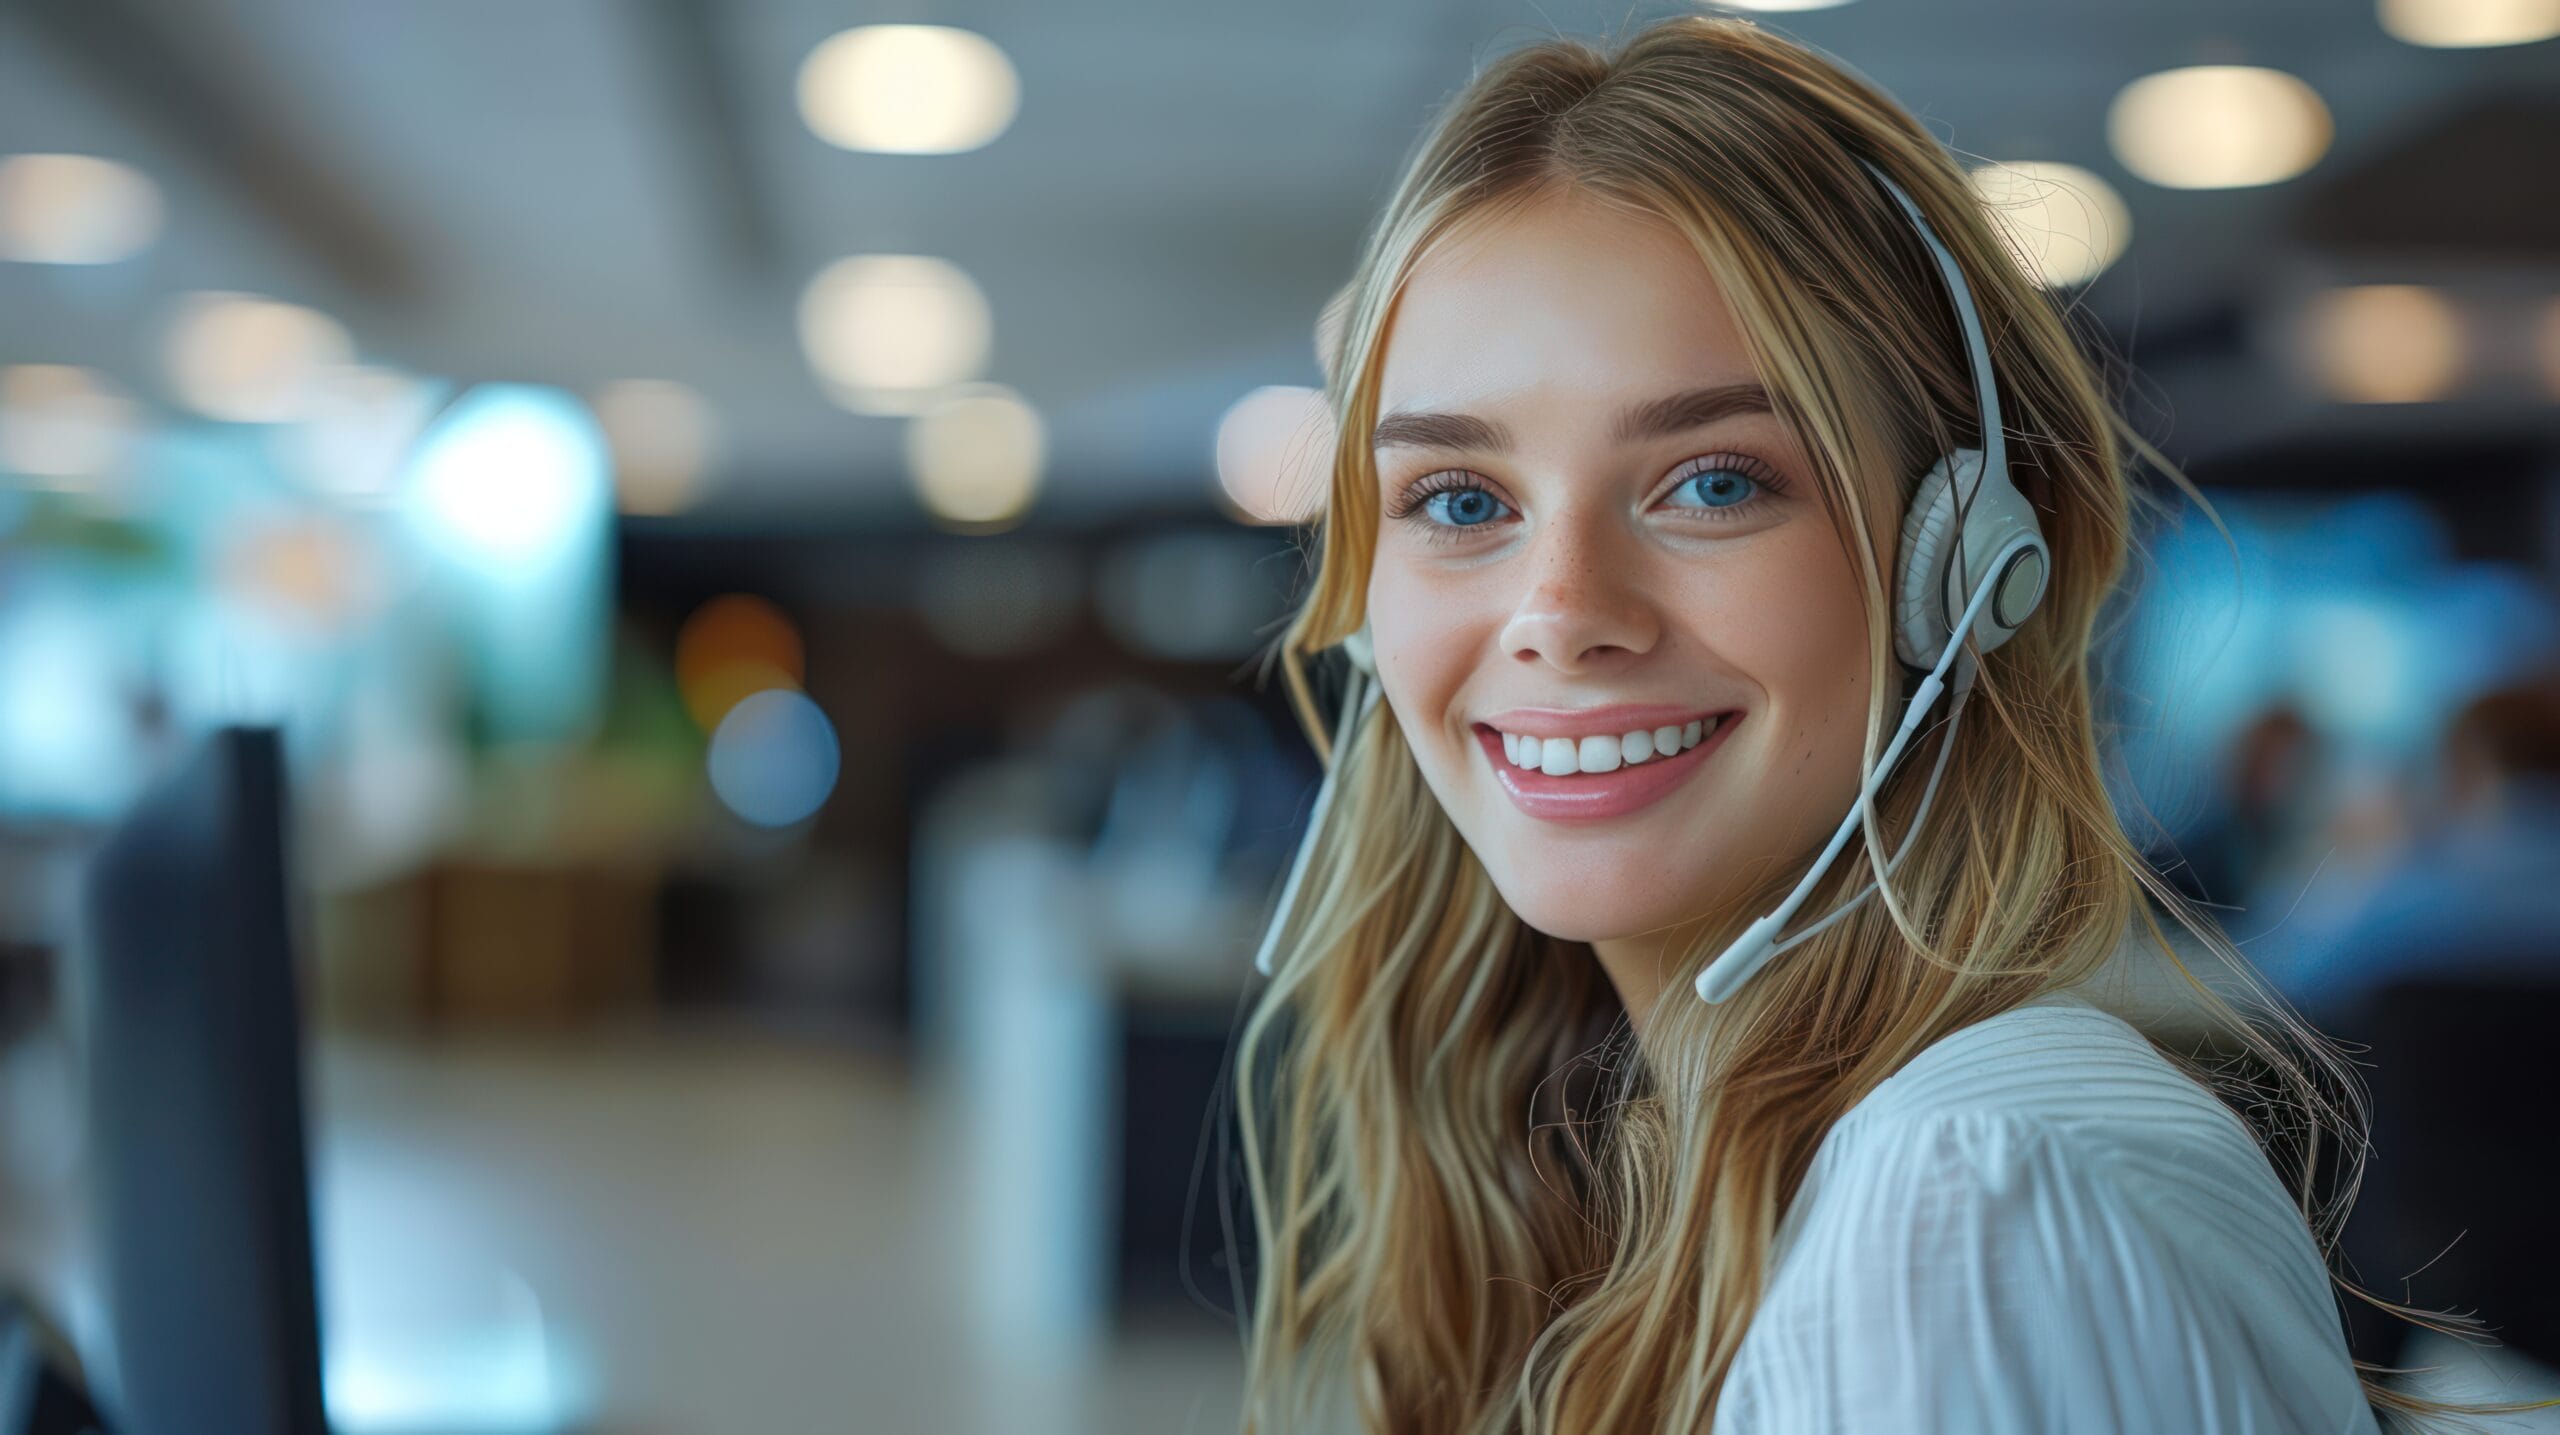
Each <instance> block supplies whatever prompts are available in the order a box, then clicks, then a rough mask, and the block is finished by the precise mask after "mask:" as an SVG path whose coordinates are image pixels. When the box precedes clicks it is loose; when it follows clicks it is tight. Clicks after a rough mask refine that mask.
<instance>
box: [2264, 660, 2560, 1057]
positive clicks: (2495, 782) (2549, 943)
mask: <svg viewBox="0 0 2560 1435" xmlns="http://www.w3.org/2000/svg"><path fill="white" fill-rule="evenodd" d="M2438 765H2439V773H2438V775H2439V778H2440V781H2441V791H2442V805H2443V813H2442V817H2441V819H2440V821H2439V822H2438V824H2437V826H2436V830H2435V831H2433V832H2431V833H2428V834H2425V835H2422V836H2420V837H2419V838H2417V839H2416V840H2414V841H2412V842H2410V843H2408V844H2406V846H2405V848H2404V850H2403V851H2402V852H2401V854H2400V856H2399V858H2398V860H2397V861H2396V863H2394V864H2393V865H2391V866H2390V867H2388V868H2386V869H2385V870H2384V871H2383V872H2382V873H2380V874H2379V875H2378V877H2377V878H2376V879H2375V880H2374V881H2373V882H2371V883H2370V884H2366V885H2365V887H2364V890H2363V891H2362V892H2361V893H2360V894H2358V900H2356V901H2355V902H2354V903H2353V904H2352V905H2351V906H2348V907H2346V908H2345V909H2343V910H2341V911H2340V912H2338V913H2336V914H2334V915H2332V916H2329V917H2328V918H2326V919H2325V921H2324V923H2323V925H2324V927H2325V928H2326V930H2325V931H2323V932H2320V933H2316V934H2306V935H2304V936H2303V937H2301V938H2299V939H2297V940H2296V941H2295V942H2294V943H2293V944H2292V945H2293V948H2294V953H2293V956H2292V958H2291V960H2290V962H2289V964H2288V966H2287V969H2286V970H2285V971H2284V972H2283V973H2282V976H2283V978H2284V980H2285V983H2286V986H2287V988H2288V993H2287V994H2288V995H2289V996H2291V997H2292V998H2293V1000H2294V1001H2295V1003H2296V1004H2297V1005H2299V1006H2301V1007H2302V1008H2303V1009H2304V1010H2305V1011H2306V1013H2308V1014H2309V1015H2311V1016H2312V1017H2313V1018H2314V1019H2315V1020H2319V1021H2321V1022H2323V1023H2324V1024H2326V1023H2328V1022H2329V1021H2331V1020H2332V1019H2335V1018H2338V1017H2341V1016H2345V1015H2348V1014H2351V1013H2354V1012H2356V1011H2358V1010H2359V1009H2360V1008H2362V1007H2364V1006H2365V1005H2367V1004H2368V1003H2370V1001H2371V1000H2372V998H2373V996H2374V994H2375V993H2376V992H2378V991H2380V990H2382V989H2383V988H2385V987H2388V986H2390V985H2392V984H2393V983H2394V982H2397V981H2401V980H2404V979H2407V978H2410V977H2415V976H2426V977H2434V978H2448V977H2489V978H2502V979H2510V980H2519V981H2528V982H2542V983H2555V984H2560V675H2546V676H2544V677H2543V678H2542V679H2540V680H2539V681H2537V682H2532V683H2527V684H2523V685H2519V686H2515V687H2511V688H2503V689H2500V690H2498V691H2495V692H2491V693H2489V694H2487V695H2485V696H2482V697H2480V698H2476V699H2474V700H2473V701H2472V702H2471V703H2469V704H2468V705H2466V706H2465V707H2464V708H2463V709H2462V711H2461V712H2459V713H2457V714H2456V715H2455V717H2454V719H2453V721H2452V722H2451V723H2450V724H2448V725H2447V727H2446V730H2445V735H2444V739H2443V742H2442V744H2441V746H2440V749H2439V752H2438Z"/></svg>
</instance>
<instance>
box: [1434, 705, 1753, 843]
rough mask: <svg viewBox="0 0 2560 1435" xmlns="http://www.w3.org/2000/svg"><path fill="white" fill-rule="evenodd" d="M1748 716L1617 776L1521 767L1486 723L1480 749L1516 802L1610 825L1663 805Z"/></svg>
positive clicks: (1564, 818) (1536, 812)
mask: <svg viewBox="0 0 2560 1435" xmlns="http://www.w3.org/2000/svg"><path fill="white" fill-rule="evenodd" d="M1742 717H1743V715H1742V714H1741V713H1739V712H1734V713H1727V714H1725V715H1724V720H1723V721H1722V722H1719V723H1717V724H1716V730H1715V731H1714V732H1713V733H1711V734H1709V735H1708V736H1707V737H1706V738H1705V739H1704V740H1703V741H1701V742H1700V743H1699V744H1698V745H1697V746H1696V747H1693V748H1689V749H1687V750H1686V751H1683V752H1681V753H1678V754H1676V755H1674V756H1670V757H1658V758H1655V759H1653V760H1651V761H1649V762H1643V763H1637V764H1634V765H1632V766H1626V767H1621V768H1619V769H1617V770H1616V771H1615V772H1585V773H1574V774H1571V775H1569V776H1564V777H1550V776H1548V775H1547V774H1546V773H1543V772H1540V771H1539V770H1537V769H1536V768H1530V767H1516V766H1514V765H1512V763H1511V760H1510V759H1509V758H1507V757H1505V756H1503V752H1502V734H1501V732H1499V731H1498V730H1496V729H1494V728H1492V727H1488V726H1486V725H1484V724H1482V723H1479V724H1477V725H1476V726H1475V729H1474V731H1475V735H1476V745H1477V746H1478V747H1480V748H1482V749H1483V750H1484V756H1485V761H1486V762H1487V763H1488V764H1489V765H1490V766H1491V767H1492V769H1493V777H1494V781H1496V782H1498V783H1500V784H1501V786H1502V790H1503V792H1504V793H1505V794H1506V795H1507V796H1509V797H1510V799H1511V801H1512V804H1513V805H1514V806H1516V807H1518V808H1519V809H1520V810H1521V811H1522V812H1524V813H1526V814H1528V815H1529V816H1531V817H1534V818H1537V819H1538V820H1540V821H1542V822H1563V823H1580V822H1605V821H1608V820H1610V819H1612V818H1617V817H1624V816H1626V815H1627V814H1628V813H1630V812H1638V811H1642V810H1643V809H1645V808H1647V807H1650V806H1652V805H1653V804H1654V803H1657V802H1660V801H1661V800H1662V799H1664V798H1666V797H1668V796H1670V795H1671V794H1672V793H1673V792H1674V791H1675V790H1677V789H1678V788H1679V787H1680V785H1681V784H1682V783H1685V782H1687V781H1688V780H1689V779H1690V778H1691V777H1693V776H1695V775H1696V774H1697V771H1698V769H1699V768H1701V767H1704V766H1705V765H1706V762H1707V759H1708V758H1710V757H1713V756H1714V755H1715V752H1716V749H1718V748H1720V747H1722V746H1723V745H1724V741H1725V738H1726V736H1727V735H1728V734H1730V733H1731V732H1732V731H1733V730H1734V729H1735V728H1736V727H1739V726H1741V724H1742Z"/></svg>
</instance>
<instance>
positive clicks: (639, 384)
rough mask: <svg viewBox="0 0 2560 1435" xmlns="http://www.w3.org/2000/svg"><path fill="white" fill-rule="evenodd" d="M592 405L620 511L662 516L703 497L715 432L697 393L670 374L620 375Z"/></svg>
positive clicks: (690, 504) (714, 425) (599, 392)
mask: <svg viewBox="0 0 2560 1435" xmlns="http://www.w3.org/2000/svg"><path fill="white" fill-rule="evenodd" d="M595 410H596V419H597V421H598V422H600V423H602V424H603V425H604V436H605V442H606V443H607V444H609V445H611V446H612V449H613V487H614V493H615V496H616V499H617V501H618V502H619V503H620V505H621V508H622V511H623V512H625V513H629V514H635V515H640V516H644V517H663V516H666V515H669V514H676V513H682V512H684V511H685V510H686V509H688V508H691V507H692V506H693V505H694V503H695V502H696V501H697V500H699V499H700V498H701V496H702V476H703V470H704V469H705V467H706V466H707V465H708V464H709V462H710V457H711V445H712V440H713V436H714V434H715V432H716V420H715V419H714V417H713V415H712V412H711V405H710V403H709V402H708V401H707V400H705V399H704V398H703V397H702V395H701V394H699V393H697V392H695V391H694V390H693V389H691V388H689V387H687V386H686V385H683V384H679V383H676V382H674V381H673V380H670V379H624V380H622V381H620V382H618V383H611V384H607V385H605V386H604V387H603V388H602V389H600V390H598V391H597V393H596V401H595Z"/></svg>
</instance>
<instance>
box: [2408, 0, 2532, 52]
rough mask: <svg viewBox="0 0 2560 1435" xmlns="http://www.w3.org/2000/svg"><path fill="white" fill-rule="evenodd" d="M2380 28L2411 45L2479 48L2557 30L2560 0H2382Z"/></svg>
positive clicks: (2524, 41)
mask: <svg viewBox="0 0 2560 1435" xmlns="http://www.w3.org/2000/svg"><path fill="white" fill-rule="evenodd" d="M2380 9H2381V16H2382V28H2383V29H2385V30H2388V31H2390V32H2391V33H2392V34H2393V35H2394V36H2395V37H2397V38H2399V39H2402V40H2406V41H2408V42H2409V43H2410V44H2412V45H2427V46H2432V47H2436V48H2441V49H2464V50H2467V49H2477V48H2480V47H2483V46H2488V45H2529V44H2532V43H2533V42H2534V41H2536V40H2548V39H2550V38H2551V37H2552V36H2554V35H2560V0H2382V3H2381V7H2380Z"/></svg>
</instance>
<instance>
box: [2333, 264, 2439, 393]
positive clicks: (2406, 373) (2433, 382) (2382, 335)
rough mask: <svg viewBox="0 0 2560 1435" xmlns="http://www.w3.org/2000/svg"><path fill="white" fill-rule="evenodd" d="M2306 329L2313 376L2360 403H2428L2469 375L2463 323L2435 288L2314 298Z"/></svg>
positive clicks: (2339, 292) (2375, 288) (2337, 292)
mask: <svg viewBox="0 0 2560 1435" xmlns="http://www.w3.org/2000/svg"><path fill="white" fill-rule="evenodd" d="M2307 319H2308V322H2307V324H2306V325H2305V339H2306V343H2307V349H2306V355H2307V357H2308V359H2309V361H2310V368H2311V372H2312V373H2313V374H2314V375H2315V376H2316V377H2317V378H2318V379H2319V381H2320V384H2321V386H2322V387H2323V388H2325V389H2326V390H2328V392H2329V393H2330V394H2331V395H2333V396H2334V397H2337V398H2340V399H2344V400H2346V401H2347V402H2349V403H2358V404H2406V403H2423V402H2426V401H2427V400H2430V399H2439V398H2442V397H2444V396H2445V394H2447V393H2448V392H2450V391H2451V390H2452V388H2453V386H2454V382H2455V381H2456V380H2457V379H2458V378H2459V377H2460V376H2461V373H2462V347H2463V341H2462V321H2461V317H2460V316H2459V315H2457V314H2456V313H2454V310H2453V306H2452V305H2450V304H2448V303H2446V302H2445V300H2444V298H2443V296H2441V295H2439V294H2437V293H2436V292H2435V291H2434V290H2432V289H2426V288H2422V287H2420V286H2418V285H2414V284H2364V285H2356V286H2353V287H2349V288H2343V289H2331V290H2328V291H2327V292H2325V293H2322V294H2320V295H2318V296H2317V297H2315V298H2314V299H2313V300H2312V302H2311V305H2310V308H2309V311H2308V314H2307Z"/></svg>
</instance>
